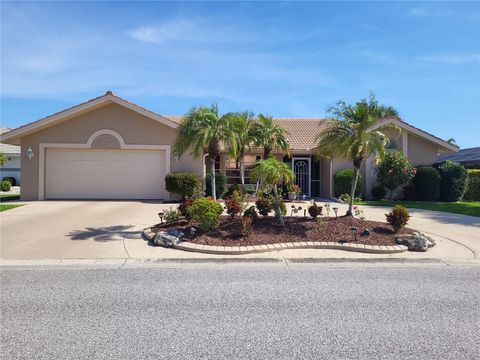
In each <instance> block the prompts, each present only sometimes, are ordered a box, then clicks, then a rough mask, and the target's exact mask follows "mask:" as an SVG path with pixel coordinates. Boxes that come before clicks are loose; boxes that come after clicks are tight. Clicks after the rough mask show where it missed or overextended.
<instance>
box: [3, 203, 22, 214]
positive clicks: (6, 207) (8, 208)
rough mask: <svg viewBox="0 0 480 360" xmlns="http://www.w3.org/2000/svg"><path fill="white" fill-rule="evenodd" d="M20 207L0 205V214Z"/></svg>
mask: <svg viewBox="0 0 480 360" xmlns="http://www.w3.org/2000/svg"><path fill="white" fill-rule="evenodd" d="M19 206H22V205H13V204H0V212H2V211H6V210H10V209H15V208H16V207H19Z"/></svg>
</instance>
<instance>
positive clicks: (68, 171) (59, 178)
mask: <svg viewBox="0 0 480 360" xmlns="http://www.w3.org/2000/svg"><path fill="white" fill-rule="evenodd" d="M45 165H46V169H45V174H46V176H45V193H46V198H47V199H167V198H168V192H166V190H165V175H166V165H165V150H97V149H47V154H46V164H45Z"/></svg>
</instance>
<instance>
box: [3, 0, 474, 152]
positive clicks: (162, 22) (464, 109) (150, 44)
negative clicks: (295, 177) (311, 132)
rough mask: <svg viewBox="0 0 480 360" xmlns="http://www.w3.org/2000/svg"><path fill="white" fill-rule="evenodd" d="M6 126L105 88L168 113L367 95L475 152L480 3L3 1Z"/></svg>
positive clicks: (282, 108)
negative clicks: (213, 106)
mask: <svg viewBox="0 0 480 360" xmlns="http://www.w3.org/2000/svg"><path fill="white" fill-rule="evenodd" d="M0 20H1V25H0V27H1V28H0V30H1V63H0V64H1V69H0V70H1V74H0V75H1V80H0V101H1V104H0V105H1V110H0V121H1V125H2V127H3V126H8V127H17V126H20V125H22V124H25V123H28V122H30V121H34V120H37V119H39V118H42V117H44V116H48V115H50V114H52V113H55V112H58V111H61V110H63V109H65V108H68V107H70V106H73V105H76V104H78V103H80V102H83V101H86V100H89V99H91V98H94V97H97V96H99V95H102V94H104V93H105V92H106V91H107V90H111V91H113V92H114V93H115V94H117V95H119V96H121V97H123V98H125V99H127V100H129V101H132V102H134V103H136V104H138V105H141V106H143V107H146V108H148V109H150V110H152V111H155V112H157V113H160V114H163V115H182V114H185V113H186V112H187V111H188V110H189V108H191V107H192V106H195V105H209V104H211V103H212V102H217V103H218V105H219V108H220V111H221V112H229V111H243V110H249V111H253V112H254V113H257V114H258V113H264V114H268V115H272V116H275V117H325V116H327V115H328V114H327V112H326V110H327V109H328V107H329V106H331V105H334V104H335V103H336V102H337V101H338V100H345V101H347V102H349V103H354V102H355V101H358V100H359V99H363V98H365V97H367V96H368V95H369V93H370V92H373V93H375V94H376V96H377V99H378V100H379V102H380V103H382V104H384V105H389V106H393V107H394V108H396V109H397V110H398V111H399V113H400V116H401V117H402V119H404V120H405V121H407V122H409V123H411V124H412V125H414V126H417V127H419V128H421V129H423V130H425V131H428V132H430V133H433V134H434V135H437V136H439V137H441V138H443V139H449V138H454V139H455V140H456V143H457V144H458V145H459V146H460V147H462V148H467V147H473V146H480V2H235V3H234V2H109V1H105V2H94V1H90V2H5V1H2V2H1V19H0Z"/></svg>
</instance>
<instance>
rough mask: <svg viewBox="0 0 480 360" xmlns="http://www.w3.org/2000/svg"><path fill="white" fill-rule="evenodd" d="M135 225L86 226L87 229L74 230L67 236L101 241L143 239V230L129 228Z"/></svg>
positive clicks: (72, 238)
mask: <svg viewBox="0 0 480 360" xmlns="http://www.w3.org/2000/svg"><path fill="white" fill-rule="evenodd" d="M133 227H134V225H113V226H104V227H98V228H93V227H86V228H85V230H73V231H71V232H70V233H69V234H68V235H67V236H69V237H70V239H71V240H89V239H93V240H95V241H100V242H107V241H118V240H123V239H141V238H142V231H141V230H135V231H132V230H129V229H131V228H133Z"/></svg>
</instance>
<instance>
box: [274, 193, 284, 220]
mask: <svg viewBox="0 0 480 360" xmlns="http://www.w3.org/2000/svg"><path fill="white" fill-rule="evenodd" d="M273 196H275V200H274V201H275V202H274V212H275V219H276V220H277V221H278V223H279V224H280V225H282V226H285V220H284V219H283V215H282V209H281V208H280V201H279V200H278V191H277V184H274V185H273Z"/></svg>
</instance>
